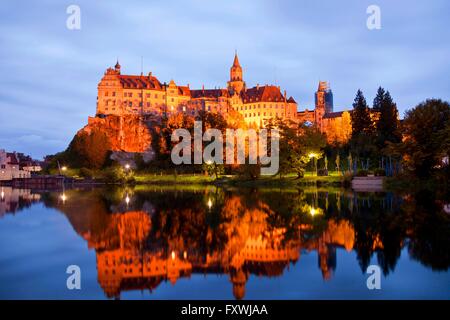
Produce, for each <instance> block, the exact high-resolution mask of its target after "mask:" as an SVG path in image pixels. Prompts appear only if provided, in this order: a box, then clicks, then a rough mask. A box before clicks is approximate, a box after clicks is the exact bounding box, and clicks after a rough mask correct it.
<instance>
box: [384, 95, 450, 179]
mask: <svg viewBox="0 0 450 320" xmlns="http://www.w3.org/2000/svg"><path fill="white" fill-rule="evenodd" d="M449 128H450V105H449V103H448V102H444V101H442V100H440V99H430V100H426V101H425V102H422V103H420V104H419V105H417V106H416V107H414V108H413V109H412V110H409V111H407V112H406V117H405V120H404V122H403V132H404V141H403V142H402V143H398V144H396V145H392V146H391V148H392V149H393V150H394V151H396V152H398V153H399V154H401V155H403V157H404V160H405V164H406V165H407V167H408V168H409V169H410V170H412V171H413V172H414V173H415V174H416V175H417V176H419V177H428V176H429V175H430V173H431V172H432V170H433V169H438V168H440V167H442V165H443V164H442V162H443V159H444V158H445V157H448V156H449V155H450V148H449V132H450V129H449Z"/></svg>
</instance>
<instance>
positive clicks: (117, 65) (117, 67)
mask: <svg viewBox="0 0 450 320" xmlns="http://www.w3.org/2000/svg"><path fill="white" fill-rule="evenodd" d="M114 70H116V72H117V73H118V74H120V64H119V60H117V62H116V65H115V66H114Z"/></svg>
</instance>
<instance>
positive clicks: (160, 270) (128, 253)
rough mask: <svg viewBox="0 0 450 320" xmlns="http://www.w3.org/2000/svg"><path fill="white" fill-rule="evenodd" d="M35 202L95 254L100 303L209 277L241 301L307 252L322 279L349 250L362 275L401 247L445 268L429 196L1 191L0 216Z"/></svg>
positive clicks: (439, 216)
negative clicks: (222, 277)
mask: <svg viewBox="0 0 450 320" xmlns="http://www.w3.org/2000/svg"><path fill="white" fill-rule="evenodd" d="M37 201H40V202H43V203H44V204H45V206H47V207H51V208H57V209H58V210H59V211H61V212H62V213H64V214H65V215H66V216H67V218H68V219H69V221H70V223H71V224H72V226H73V228H74V230H75V231H76V232H77V233H78V234H79V235H81V236H82V237H83V238H84V239H85V240H86V241H87V244H88V247H89V248H92V249H95V252H96V258H97V259H96V261H97V272H98V275H97V279H98V282H99V284H100V286H101V287H102V289H103V290H104V292H105V295H106V296H107V297H109V298H113V297H114V298H119V297H120V295H121V293H122V292H124V291H127V290H138V289H139V290H144V289H145V290H150V291H152V290H155V289H157V287H158V286H159V285H160V284H161V283H162V282H164V281H169V282H171V283H172V284H175V283H176V282H177V281H178V279H180V278H184V277H188V278H189V277H190V276H191V275H193V274H210V273H214V274H217V273H219V274H227V275H228V277H229V281H230V282H231V283H232V287H233V289H232V290H233V294H234V296H235V297H236V298H237V299H241V298H243V297H244V296H245V288H246V283H247V281H248V279H249V276H250V275H258V276H263V277H277V276H281V275H282V274H283V273H284V272H285V271H286V270H287V269H288V268H290V266H292V264H295V263H296V262H297V261H298V260H299V259H300V258H301V257H300V256H301V253H302V252H310V251H315V252H317V255H318V262H317V264H318V268H319V269H320V270H321V273H322V276H323V278H324V279H325V280H329V279H331V278H332V277H333V274H334V272H335V270H336V269H337V267H338V261H337V249H338V248H343V249H345V250H346V251H348V252H350V251H353V250H354V251H355V252H356V256H357V259H358V263H359V266H360V269H361V271H362V272H365V270H366V268H367V266H368V265H369V264H370V261H371V258H372V257H373V256H374V255H375V256H376V258H377V261H378V264H379V265H380V267H381V268H382V270H383V272H384V274H385V275H389V274H390V273H392V272H394V271H395V267H396V264H397V261H398V259H399V257H400V254H401V251H402V249H403V248H405V247H406V248H407V250H408V253H409V255H410V257H411V258H413V259H415V260H418V261H420V262H421V263H422V264H423V265H425V266H427V267H429V268H432V269H433V270H448V268H449V266H450V256H449V252H450V250H449V249H450V236H449V235H450V216H449V214H447V213H446V212H445V211H444V207H445V206H446V205H447V204H446V203H445V202H444V201H440V200H439V199H436V195H435V194H431V193H429V192H420V193H418V194H408V195H402V196H398V195H397V196H396V195H394V194H391V193H371V194H369V193H367V194H356V193H353V192H350V191H342V190H337V189H336V190H320V189H311V190H279V189H270V190H269V189H260V190H252V189H241V190H237V189H229V190H225V189H221V188H212V187H211V188H205V189H192V188H191V189H173V188H162V187H161V188H149V187H136V188H111V189H91V190H76V189H72V190H65V191H64V193H63V194H61V193H57V192H39V193H34V192H31V191H30V190H16V189H11V188H7V187H4V188H3V189H2V197H1V202H0V216H3V215H4V214H5V213H9V212H11V213H15V212H18V211H20V210H21V209H22V208H25V207H27V206H30V205H31V204H32V203H33V202H37Z"/></svg>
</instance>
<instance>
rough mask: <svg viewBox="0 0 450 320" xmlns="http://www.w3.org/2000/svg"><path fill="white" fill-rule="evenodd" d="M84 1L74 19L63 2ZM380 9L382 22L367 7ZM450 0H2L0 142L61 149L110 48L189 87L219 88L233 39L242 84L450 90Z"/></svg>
mask: <svg viewBox="0 0 450 320" xmlns="http://www.w3.org/2000/svg"><path fill="white" fill-rule="evenodd" d="M71 4H76V5H78V6H79V7H80V8H81V30H69V29H67V28H66V19H67V17H68V15H67V13H66V8H67V7H68V6H69V5H71ZM371 4H376V5H378V6H379V7H380V8H381V27H382V28H381V30H372V31H371V30H368V29H367V27H366V19H367V17H368V14H367V13H366V9H367V7H368V6H369V5H371ZM449 12H450V2H449V1H445V0H435V1H419V0H409V1H389V0H383V1H381V0H371V1H365V0H343V1H331V0H329V1H325V0H323V1H296V0H285V1H283V0H282V1H274V0H272V1H263V0H258V1H256V0H253V1H242V0H240V1H237V0H227V1H225V0H222V1H214V0H209V1H207V0H204V1H200V0H184V1H121V2H119V1H105V0H102V1H100V0H99V1H92V0H91V1H79V0H72V1H45V0H43V1H39V2H38V1H12V0H6V1H2V4H1V5H0V17H1V19H0V73H1V77H0V148H6V149H8V150H16V151H20V152H25V153H29V154H31V155H33V156H34V157H42V156H44V155H46V154H51V153H55V152H58V151H61V150H63V149H65V148H66V147H67V145H68V143H69V142H70V140H71V139H72V137H73V135H74V134H75V133H76V132H77V130H79V129H80V128H82V127H83V126H84V125H86V123H87V117H88V116H92V115H94V114H95V103H96V93H97V92H96V91H97V84H98V82H99V80H100V78H101V77H102V75H103V72H104V70H105V69H106V68H107V67H108V66H112V65H114V63H115V61H116V58H117V57H118V58H119V60H120V63H121V64H122V72H123V73H129V74H138V73H140V69H141V67H140V66H141V56H143V58H144V72H145V73H147V72H149V71H152V72H153V74H154V75H156V76H157V77H158V78H159V79H160V81H162V82H164V81H167V82H168V81H170V79H174V80H175V81H176V83H177V84H183V85H185V84H187V83H189V84H190V86H191V88H200V87H201V86H202V85H203V84H204V85H205V87H219V86H220V87H224V86H225V85H226V81H227V80H228V76H229V67H230V66H231V63H232V60H233V54H234V51H235V49H237V50H238V54H239V59H240V62H241V64H242V66H243V68H244V80H245V81H246V82H247V85H250V86H253V85H255V84H256V83H259V84H261V85H263V84H266V83H267V84H269V83H276V84H278V85H280V86H281V87H282V88H284V89H286V90H287V92H288V95H292V96H293V97H294V98H295V99H296V100H297V102H298V103H299V109H300V110H303V109H304V108H305V107H308V108H309V109H311V108H312V107H313V104H314V91H315V90H316V88H317V84H318V81H319V80H327V81H330V83H331V87H332V90H333V92H334V101H335V109H336V110H343V109H349V108H351V104H352V102H353V99H354V96H355V92H356V90H357V89H358V88H361V89H362V90H363V92H364V94H365V96H366V98H367V100H368V101H369V102H371V101H372V100H373V97H374V95H375V92H376V89H377V87H378V86H379V85H381V86H383V87H385V88H386V89H388V90H390V92H391V94H392V96H393V98H394V100H395V101H396V102H397V105H398V107H399V110H400V113H401V115H403V113H404V111H405V110H406V109H409V108H411V107H413V106H415V105H417V104H418V103H419V102H421V101H423V100H424V99H426V98H432V97H434V98H442V99H445V100H450V80H449V79H450V76H449V75H450V59H449V57H450V55H449V53H450V50H449V49H450V41H449V40H450V31H449V27H448V24H447V20H448V13H449Z"/></svg>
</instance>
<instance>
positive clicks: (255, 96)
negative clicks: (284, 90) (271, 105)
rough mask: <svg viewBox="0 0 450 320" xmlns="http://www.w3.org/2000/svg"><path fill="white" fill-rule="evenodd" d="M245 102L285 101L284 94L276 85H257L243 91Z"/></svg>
mask: <svg viewBox="0 0 450 320" xmlns="http://www.w3.org/2000/svg"><path fill="white" fill-rule="evenodd" d="M242 99H243V100H244V103H249V102H260V101H262V102H277V101H280V102H281V101H284V96H283V95H282V94H281V91H280V89H279V88H278V87H276V86H261V87H260V86H257V87H253V88H249V89H247V90H245V91H243V92H242Z"/></svg>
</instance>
